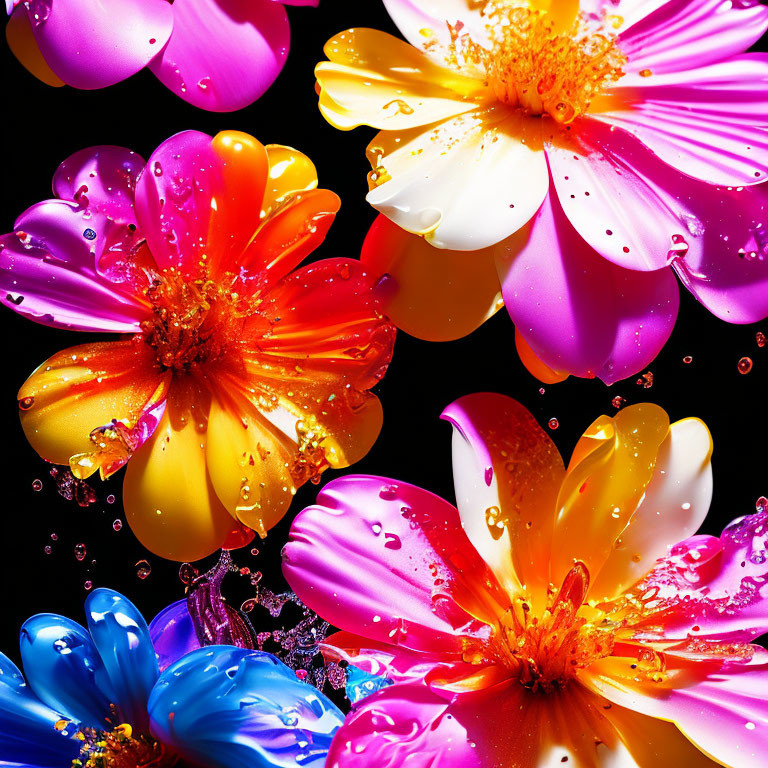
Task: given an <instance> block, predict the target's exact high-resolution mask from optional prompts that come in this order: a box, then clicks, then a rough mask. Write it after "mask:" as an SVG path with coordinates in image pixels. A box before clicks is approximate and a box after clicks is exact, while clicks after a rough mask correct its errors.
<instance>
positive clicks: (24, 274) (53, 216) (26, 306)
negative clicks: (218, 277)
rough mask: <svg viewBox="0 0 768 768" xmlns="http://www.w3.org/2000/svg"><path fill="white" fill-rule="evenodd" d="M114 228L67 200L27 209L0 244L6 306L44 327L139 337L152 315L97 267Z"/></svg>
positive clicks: (1, 291) (1, 299) (0, 278)
mask: <svg viewBox="0 0 768 768" xmlns="http://www.w3.org/2000/svg"><path fill="white" fill-rule="evenodd" d="M113 230H114V225H113V224H112V223H111V222H109V221H108V220H107V219H106V218H105V217H104V216H103V215H101V214H100V213H97V214H95V215H94V214H91V213H90V212H89V211H88V210H87V209H86V210H84V209H82V208H79V207H78V206H77V205H75V204H74V203H67V202H64V201H63V200H47V201H44V202H42V203H38V204H37V205H34V206H32V207H31V208H29V209H27V210H26V211H25V212H24V213H23V214H22V215H21V216H20V217H19V219H18V220H17V221H16V226H15V233H10V234H8V235H4V236H3V237H2V239H1V240H0V244H1V247H0V294H1V295H0V302H2V303H3V304H4V305H5V306H7V307H9V308H10V309H12V310H14V311H15V312H18V313H19V314H21V315H24V316H25V317H29V318H30V319H32V320H35V321H36V322H38V323H42V324H43V325H50V326H55V327H61V328H70V329H74V330H81V331H90V330H99V331H110V332H114V333H135V332H137V331H138V330H140V323H141V321H142V320H144V319H146V318H147V317H148V316H149V312H148V311H147V308H146V306H145V305H144V304H143V303H142V302H141V301H140V300H139V299H138V298H136V297H135V296H134V295H133V294H132V293H131V292H130V290H129V289H128V288H127V287H123V286H121V285H119V284H117V283H114V282H112V281H110V280H109V279H107V278H106V277H105V276H103V275H102V274H101V273H100V272H99V271H98V270H97V265H98V262H99V259H100V258H101V255H102V253H103V252H104V248H105V245H106V244H108V243H110V242H112V241H113Z"/></svg>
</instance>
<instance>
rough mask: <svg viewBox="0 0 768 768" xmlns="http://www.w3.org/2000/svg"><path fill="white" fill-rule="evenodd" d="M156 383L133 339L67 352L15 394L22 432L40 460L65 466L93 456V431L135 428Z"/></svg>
mask: <svg viewBox="0 0 768 768" xmlns="http://www.w3.org/2000/svg"><path fill="white" fill-rule="evenodd" d="M161 379H162V376H161V375H160V373H159V372H158V370H157V368H156V366H155V358H154V354H153V353H152V351H151V349H150V348H149V347H148V346H146V345H145V344H142V343H141V342H138V343H137V342H136V341H134V340H133V339H131V340H127V341H111V342H101V343H97V344H83V345H81V346H78V347H72V348H70V349H67V350H64V351H63V352H59V353H57V354H55V355H54V356H53V357H51V358H50V359H48V360H47V361H46V362H44V363H43V364H42V365H41V366H40V367H39V368H38V369H37V370H36V371H35V372H34V373H33V374H32V375H31V376H30V377H29V378H28V379H27V381H26V382H25V383H24V386H22V388H21V389H20V390H19V394H18V398H19V408H20V411H21V426H22V427H23V429H24V434H25V435H26V436H27V440H29V442H30V444H31V445H32V447H33V448H34V449H35V450H36V451H37V452H38V453H39V454H40V455H41V456H42V457H43V458H44V459H46V460H47V461H50V462H53V463H55V464H67V463H68V462H69V459H70V458H71V457H72V456H74V455H75V454H79V453H88V452H91V451H93V450H94V444H93V442H92V441H91V440H90V437H89V436H90V434H91V432H92V431H93V430H94V429H96V428H97V427H103V426H105V425H107V424H109V423H110V422H111V421H112V420H113V419H118V420H120V421H123V422H126V423H134V424H135V422H136V420H137V419H138V418H139V416H140V415H141V413H142V411H143V409H144V406H145V405H146V404H147V403H148V402H149V400H150V399H151V398H152V395H153V394H154V393H155V390H156V389H157V387H158V386H159V385H160V382H161Z"/></svg>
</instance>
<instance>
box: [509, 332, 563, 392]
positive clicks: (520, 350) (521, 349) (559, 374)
mask: <svg viewBox="0 0 768 768" xmlns="http://www.w3.org/2000/svg"><path fill="white" fill-rule="evenodd" d="M515 346H516V347H517V354H518V355H520V361H521V362H522V364H523V365H524V366H525V367H526V368H527V369H528V373H530V374H531V375H532V376H535V377H536V378H537V379H538V380H539V381H540V382H541V383H542V384H559V383H560V382H561V381H565V380H566V379H567V378H568V376H569V375H570V374H568V373H567V372H566V371H556V370H555V369H554V368H550V367H549V366H548V365H547V364H546V363H545V362H544V361H543V360H541V359H540V358H539V357H537V355H536V353H535V352H534V351H533V350H532V349H531V347H530V345H529V344H528V342H527V341H526V340H525V337H524V336H523V334H522V333H520V331H519V330H518V329H517V328H515Z"/></svg>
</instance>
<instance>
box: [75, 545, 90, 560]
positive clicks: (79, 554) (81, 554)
mask: <svg viewBox="0 0 768 768" xmlns="http://www.w3.org/2000/svg"><path fill="white" fill-rule="evenodd" d="M87 554H88V552H87V550H86V548H85V544H75V557H76V558H77V559H78V560H79V561H82V560H85V556H86V555H87Z"/></svg>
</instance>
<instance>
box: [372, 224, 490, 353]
mask: <svg viewBox="0 0 768 768" xmlns="http://www.w3.org/2000/svg"><path fill="white" fill-rule="evenodd" d="M360 258H361V261H362V262H363V264H364V265H365V266H366V267H367V268H368V269H369V270H370V272H371V274H372V275H373V277H374V278H376V279H379V278H381V277H382V276H386V277H385V279H384V280H382V281H381V282H380V283H379V294H380V296H381V298H382V304H383V307H382V308H383V310H384V311H385V312H386V313H387V315H389V317H390V319H391V320H392V322H393V323H394V324H395V325H396V326H397V327H398V328H400V329H402V330H403V331H405V332H406V333H410V334H411V335H412V336H416V337H417V338H419V339H425V340H426V341H451V340H453V339H460V338H461V337H462V336H466V335H467V334H469V333H472V331H474V330H475V329H476V328H478V327H480V326H481V325H482V324H483V323H484V322H485V321H486V320H487V319H488V318H489V317H491V316H492V315H493V314H494V313H495V312H497V311H498V310H499V309H500V308H501V307H502V306H503V300H502V298H501V288H500V286H499V277H498V274H497V272H496V266H495V262H494V257H493V251H492V249H490V248H486V249H484V250H482V251H474V252H467V251H449V250H444V249H439V248H435V247H433V246H431V245H430V244H429V243H428V242H427V241H426V240H425V239H424V238H423V237H419V236H418V235H413V234H411V233H410V232H406V231H405V230H404V229H401V228H400V227H398V226H397V224H394V223H393V222H391V221H390V220H389V219H388V218H387V217H386V216H381V215H380V216H379V217H378V218H377V219H376V221H375V222H374V223H373V226H372V227H371V229H370V231H369V232H368V236H367V237H366V239H365V243H364V244H363V251H362V255H361V257H360Z"/></svg>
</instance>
